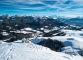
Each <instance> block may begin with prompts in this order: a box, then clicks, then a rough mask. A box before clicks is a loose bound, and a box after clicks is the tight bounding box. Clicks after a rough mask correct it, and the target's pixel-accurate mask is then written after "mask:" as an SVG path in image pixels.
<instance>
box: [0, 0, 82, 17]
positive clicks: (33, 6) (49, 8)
mask: <svg viewBox="0 0 83 60" xmlns="http://www.w3.org/2000/svg"><path fill="white" fill-rule="evenodd" d="M2 14H9V15H16V14H20V15H39V16H52V15H57V16H65V17H77V16H83V0H0V15H2Z"/></svg>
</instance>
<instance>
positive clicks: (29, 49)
mask: <svg viewBox="0 0 83 60" xmlns="http://www.w3.org/2000/svg"><path fill="white" fill-rule="evenodd" d="M78 59H79V60H82V59H83V57H81V56H79V55H77V56H74V55H72V56H71V55H67V54H65V53H59V52H54V51H52V50H50V49H49V48H46V47H42V46H38V45H35V44H32V43H21V41H17V42H13V43H4V42H3V43H2V42H1V43H0V60H78Z"/></svg>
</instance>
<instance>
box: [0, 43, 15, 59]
mask: <svg viewBox="0 0 83 60" xmlns="http://www.w3.org/2000/svg"><path fill="white" fill-rule="evenodd" d="M1 49H5V51H4V52H2V54H0V58H2V57H3V59H5V60H10V59H11V58H12V56H11V54H12V53H13V51H14V49H15V47H14V45H12V44H7V45H6V46H2V47H1ZM1 49H0V50H1Z"/></svg>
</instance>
